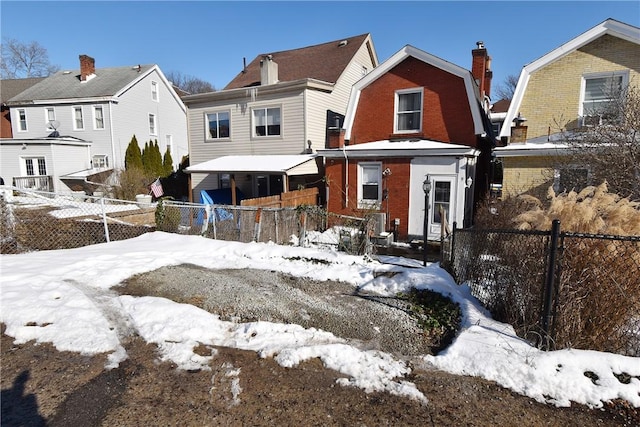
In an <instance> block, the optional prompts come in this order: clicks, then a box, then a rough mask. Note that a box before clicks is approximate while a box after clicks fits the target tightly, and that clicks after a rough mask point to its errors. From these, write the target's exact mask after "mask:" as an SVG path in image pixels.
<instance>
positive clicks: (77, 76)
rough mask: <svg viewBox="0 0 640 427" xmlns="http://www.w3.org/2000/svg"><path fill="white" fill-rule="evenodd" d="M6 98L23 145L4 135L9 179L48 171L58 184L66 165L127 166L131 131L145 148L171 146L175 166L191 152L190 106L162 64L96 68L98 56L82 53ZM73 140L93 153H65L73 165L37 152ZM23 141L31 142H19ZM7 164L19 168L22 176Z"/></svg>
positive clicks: (0, 173)
mask: <svg viewBox="0 0 640 427" xmlns="http://www.w3.org/2000/svg"><path fill="white" fill-rule="evenodd" d="M6 104H7V106H8V107H9V108H10V114H11V127H12V131H13V139H14V140H16V141H18V144H19V145H20V150H19V152H18V154H17V157H16V153H14V152H13V150H11V149H9V148H8V147H13V146H14V145H15V144H12V143H10V141H8V140H5V141H4V142H3V143H2V145H0V147H1V149H2V151H1V152H0V155H2V157H3V160H2V170H0V176H2V177H3V178H4V180H5V182H6V183H7V184H10V183H11V179H12V178H14V177H18V178H20V177H23V176H25V174H26V175H30V174H31V173H32V172H33V173H36V172H37V173H42V172H45V171H46V175H47V176H50V177H51V181H52V182H54V183H59V181H58V178H59V177H60V176H61V175H64V174H67V173H69V172H80V171H83V170H88V171H93V170H109V169H121V168H124V157H125V152H126V149H127V146H128V145H129V142H130V141H131V138H132V137H133V136H134V135H135V136H136V139H137V140H138V143H139V145H140V147H141V148H143V147H144V144H145V143H146V142H149V141H152V142H155V141H158V145H159V148H160V151H161V153H163V154H164V153H165V151H166V150H167V148H168V149H169V151H170V153H171V157H172V159H173V161H174V168H177V166H178V165H179V163H180V160H181V159H182V157H183V156H185V155H187V154H188V153H189V151H188V148H189V147H188V141H187V121H186V107H185V105H184V104H183V102H182V101H181V99H180V98H179V96H178V95H177V93H176V92H175V90H174V89H173V87H172V85H171V83H170V82H169V81H167V79H166V77H165V76H164V74H163V73H162V71H161V70H160V68H159V67H158V66H157V65H135V66H126V67H114V68H95V60H94V59H93V58H91V57H89V56H87V55H80V69H79V70H63V71H59V72H57V73H56V74H53V75H52V76H49V77H47V78H45V79H44V80H42V81H40V82H39V83H37V84H35V85H33V86H31V87H30V88H28V89H26V90H25V91H23V92H21V93H20V94H18V95H16V96H14V97H13V98H11V99H9V100H8V101H7V102H6ZM61 136H62V138H60V137H61ZM67 137H69V138H68V139H67ZM56 138H58V139H56ZM72 140H76V141H78V140H81V141H83V144H88V147H89V154H88V155H87V153H86V150H72V151H70V152H67V153H66V154H65V156H67V157H66V158H65V159H64V164H65V165H67V166H68V167H64V168H62V169H58V165H60V164H62V163H61V161H60V159H59V158H58V157H53V154H50V155H49V156H46V155H45V156H44V157H42V156H40V154H42V153H40V151H41V150H40V151H38V153H35V151H36V148H35V147H39V149H40V148H42V147H43V146H45V145H49V148H48V149H47V150H49V152H50V153H54V152H56V150H55V149H54V147H55V146H57V145H58V143H59V141H64V142H65V144H67V141H72ZM38 141H39V142H38ZM23 142H26V147H27V148H26V149H22V144H23ZM65 146H68V144H67V145H65ZM32 151H33V153H32ZM34 156H36V157H37V156H40V157H39V158H40V159H41V160H38V162H40V166H39V170H38V171H36V170H34V169H33V168H30V167H29V165H28V163H29V162H30V161H32V160H31V159H33V158H35V157H34ZM69 168H71V169H72V170H71V171H69V170H68V169H69ZM10 171H20V175H13V173H14V172H11V173H10ZM57 187H58V186H57V185H56V188H57Z"/></svg>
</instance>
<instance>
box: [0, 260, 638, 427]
mask: <svg viewBox="0 0 640 427" xmlns="http://www.w3.org/2000/svg"><path fill="white" fill-rule="evenodd" d="M179 271H181V270H180V269H173V270H168V269H160V270H157V271H156V272H154V274H153V275H145V276H144V277H145V278H144V280H139V281H136V280H133V281H130V282H129V283H128V284H127V287H124V288H121V289H119V291H120V292H121V293H126V292H128V291H132V292H131V293H134V294H140V295H151V296H162V297H171V298H175V299H178V300H182V301H181V302H186V301H187V300H188V301H190V303H193V304H195V305H200V306H202V307H205V306H206V301H207V297H206V295H200V296H199V298H196V296H194V295H191V296H189V295H182V296H180V295H178V294H175V293H174V292H175V290H169V289H168V288H167V286H169V285H168V283H175V282H174V281H175V278H176V276H175V274H177V273H178V272H179ZM183 273H184V271H181V274H183ZM191 273H193V272H192V271H191ZM215 274H219V273H217V272H215V271H209V272H208V277H214V276H215ZM223 274H224V273H223ZM193 276H194V275H193V274H190V276H189V277H193ZM150 277H151V278H153V280H148V279H149V278H150ZM163 277H164V279H163ZM180 280H183V281H185V280H190V279H189V278H187V277H183V276H181V277H180ZM225 280H226V279H225ZM305 286H307V287H309V286H313V284H311V283H307V284H306V285H305ZM169 287H170V286H169ZM2 332H3V334H2V342H1V356H2V358H1V362H2V377H1V383H2V399H1V401H2V425H3V426H18V425H31V426H38V425H47V426H78V425H83V426H112V425H119V426H134V425H136V426H137V425H167V426H169V425H176V426H177V425H180V426H219V425H225V426H244V425H252V426H273V425H287V426H289V425H296V426H300V425H304V426H315V425H318V426H320V425H322V426H327V425H329V426H334V425H335V426H346V425H349V426H384V425H394V426H404V425H407V426H409V425H421V426H423V425H433V426H445V425H446V426H449V425H465V426H495V425H505V426H514V425H518V426H543V425H544V426H559V427H560V426H561V427H566V426H569V425H581V426H637V425H640V418H639V417H638V412H637V410H636V409H634V408H630V407H628V405H624V404H621V403H619V402H618V403H617V404H616V405H613V404H612V405H609V406H608V407H607V408H606V409H604V410H600V409H589V408H586V407H584V406H580V405H574V406H572V407H571V408H556V407H553V406H549V405H544V404H540V403H538V402H535V401H533V400H531V399H529V398H527V397H524V396H521V395H518V394H515V393H512V392H510V391H509V390H506V389H504V388H502V387H500V386H498V385H496V384H495V383H492V382H489V381H485V380H482V379H478V378H473V377H464V376H456V375H451V374H447V373H444V372H440V371H435V370H424V369H414V370H413V373H412V375H411V376H410V377H409V378H407V380H408V381H412V382H413V383H414V384H416V386H417V387H418V389H419V390H420V391H422V392H423V393H424V394H425V396H427V398H428V399H429V402H428V403H427V404H426V405H425V404H422V403H420V402H416V401H413V400H411V399H408V398H406V397H398V396H393V395H389V394H386V393H370V394H367V393H365V392H364V391H362V390H360V389H357V388H351V387H343V386H340V385H337V384H336V379H338V378H340V377H341V376H342V374H340V373H338V372H336V371H333V370H330V369H326V368H325V367H324V366H323V365H322V363H321V362H320V361H319V360H311V361H308V362H305V363H302V364H301V365H299V366H298V367H294V368H283V367H281V366H280V365H278V364H277V363H276V362H275V361H274V360H272V359H262V358H260V357H259V356H258V355H257V354H256V353H255V352H249V351H241V350H236V349H230V348H215V349H211V348H202V349H200V350H201V351H203V352H206V353H207V354H209V353H210V352H211V351H212V350H213V351H217V354H216V356H215V357H214V359H213V360H212V362H211V364H210V368H211V370H209V371H206V370H203V371H197V372H187V371H184V370H178V369H176V366H175V365H173V364H171V363H160V362H158V359H157V357H158V354H157V352H156V350H157V349H156V347H155V346H154V345H151V344H147V343H145V342H144V341H143V340H142V339H140V338H137V337H132V338H129V339H128V341H127V342H125V343H124V345H125V347H126V349H127V352H128V354H129V359H128V360H126V361H125V362H123V363H122V364H121V365H120V367H118V368H116V369H113V370H110V371H107V370H104V365H105V362H106V357H105V356H104V355H99V356H94V357H87V356H82V355H80V354H77V353H69V352H59V351H57V350H55V348H53V347H52V346H50V345H47V344H42V345H35V344H33V343H27V344H22V345H15V344H13V339H12V338H11V337H8V336H7V335H5V334H4V328H3V330H2Z"/></svg>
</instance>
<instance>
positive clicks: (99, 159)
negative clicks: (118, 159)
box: [91, 154, 109, 168]
mask: <svg viewBox="0 0 640 427" xmlns="http://www.w3.org/2000/svg"><path fill="white" fill-rule="evenodd" d="M91 163H92V166H93V167H94V168H108V167H109V157H108V156H107V155H106V154H96V155H94V156H93V158H92V162H91Z"/></svg>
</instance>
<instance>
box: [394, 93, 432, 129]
mask: <svg viewBox="0 0 640 427" xmlns="http://www.w3.org/2000/svg"><path fill="white" fill-rule="evenodd" d="M416 93H417V94H420V118H419V121H418V128H417V129H399V128H398V117H399V115H400V114H408V113H415V112H416V111H417V110H407V111H399V107H400V96H401V95H409V94H416ZM423 117H424V88H422V87H417V88H409V89H401V90H397V91H396V92H395V96H394V106H393V133H420V132H422V119H423Z"/></svg>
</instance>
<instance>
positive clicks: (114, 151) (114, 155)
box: [91, 101, 124, 169]
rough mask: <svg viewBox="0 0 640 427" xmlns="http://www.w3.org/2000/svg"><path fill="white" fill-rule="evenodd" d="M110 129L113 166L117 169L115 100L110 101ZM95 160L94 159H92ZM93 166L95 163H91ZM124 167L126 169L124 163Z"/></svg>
mask: <svg viewBox="0 0 640 427" xmlns="http://www.w3.org/2000/svg"><path fill="white" fill-rule="evenodd" d="M109 131H110V132H111V136H110V139H111V162H112V168H113V169H116V144H115V141H114V140H113V102H112V101H109ZM92 160H93V159H92ZM91 166H92V167H93V163H91ZM122 169H124V164H123V165H122Z"/></svg>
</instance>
